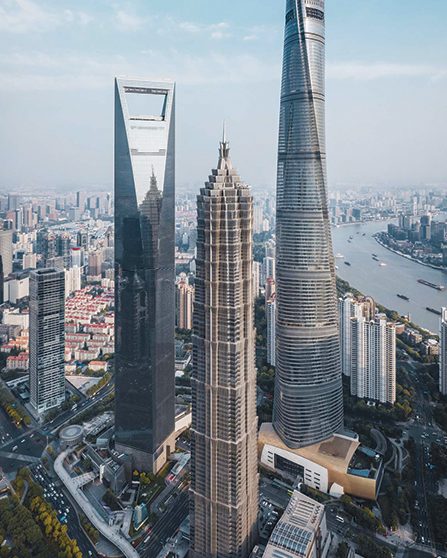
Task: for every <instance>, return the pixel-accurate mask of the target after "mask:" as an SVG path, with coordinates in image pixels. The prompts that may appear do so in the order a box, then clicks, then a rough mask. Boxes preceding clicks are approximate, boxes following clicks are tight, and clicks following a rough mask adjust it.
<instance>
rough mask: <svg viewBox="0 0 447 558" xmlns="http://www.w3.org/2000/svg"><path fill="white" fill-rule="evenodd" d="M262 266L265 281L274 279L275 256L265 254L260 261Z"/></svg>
mask: <svg viewBox="0 0 447 558" xmlns="http://www.w3.org/2000/svg"><path fill="white" fill-rule="evenodd" d="M262 265H263V267H264V270H263V271H264V277H265V280H266V281H267V280H268V279H273V280H275V279H276V264H275V258H274V257H271V256H266V257H265V258H264V260H263V262H262Z"/></svg>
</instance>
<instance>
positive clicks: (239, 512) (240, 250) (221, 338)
mask: <svg viewBox="0 0 447 558" xmlns="http://www.w3.org/2000/svg"><path fill="white" fill-rule="evenodd" d="M197 215H198V227H197V276H196V284H195V288H196V293H195V294H196V296H195V303H194V335H193V371H194V372H193V377H192V409H193V415H192V428H191V434H192V444H191V552H192V557H193V558H221V557H225V558H247V557H248V556H249V555H250V553H251V550H252V548H253V544H254V542H255V537H256V530H257V527H256V521H257V509H258V472H257V417H256V372H255V330H254V323H253V259H252V248H253V241H252V234H253V200H252V197H251V194H250V190H249V188H248V187H247V186H246V185H244V184H243V183H242V182H241V179H240V177H239V175H238V173H237V171H236V169H235V168H234V167H233V165H232V162H231V159H230V156H229V144H228V142H227V141H226V140H225V138H224V139H223V141H222V142H221V144H220V149H219V162H218V165H217V169H215V170H213V171H212V174H211V176H210V177H209V181H208V182H207V183H206V186H205V188H202V190H201V192H200V195H199V196H198V200H197Z"/></svg>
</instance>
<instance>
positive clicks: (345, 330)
mask: <svg viewBox="0 0 447 558" xmlns="http://www.w3.org/2000/svg"><path fill="white" fill-rule="evenodd" d="M338 315H339V320H340V347H341V368H342V371H343V374H344V375H345V376H349V377H350V376H351V368H352V318H361V317H362V316H363V305H362V303H361V302H358V301H357V300H356V299H355V297H354V295H352V294H351V293H347V294H346V295H345V296H344V297H343V298H340V299H339V300H338Z"/></svg>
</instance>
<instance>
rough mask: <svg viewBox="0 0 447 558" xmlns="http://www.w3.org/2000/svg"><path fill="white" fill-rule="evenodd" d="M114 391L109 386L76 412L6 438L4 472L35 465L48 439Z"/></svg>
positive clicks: (1, 453) (1, 451) (0, 451)
mask: <svg viewBox="0 0 447 558" xmlns="http://www.w3.org/2000/svg"><path fill="white" fill-rule="evenodd" d="M112 391H113V385H111V384H108V385H106V386H104V387H103V388H102V389H101V390H100V391H99V392H98V394H97V395H96V396H95V397H94V398H91V399H86V400H85V401H83V402H82V403H80V404H79V405H78V407H77V408H76V409H75V410H68V411H65V412H62V413H61V414H59V415H58V416H57V417H56V418H55V419H54V420H52V421H51V422H49V423H47V424H44V425H43V426H35V427H33V428H28V429H27V430H24V431H23V432H19V433H17V429H16V434H15V436H14V437H11V435H10V436H5V437H4V441H3V443H0V457H1V460H2V468H3V470H4V471H5V472H10V471H14V470H16V469H18V468H19V467H23V466H24V465H26V464H32V463H34V462H35V461H36V459H37V458H40V456H41V455H42V452H43V450H44V448H45V445H46V442H47V441H48V439H49V438H51V437H52V436H54V435H55V434H56V433H57V431H58V430H59V428H61V426H64V425H65V424H66V423H68V422H69V421H71V420H74V419H76V417H77V416H79V415H80V414H81V413H84V412H85V411H88V410H89V409H91V408H92V407H94V406H95V405H98V403H100V402H101V401H102V400H103V399H104V398H105V397H107V396H108V395H109V394H110V393H112Z"/></svg>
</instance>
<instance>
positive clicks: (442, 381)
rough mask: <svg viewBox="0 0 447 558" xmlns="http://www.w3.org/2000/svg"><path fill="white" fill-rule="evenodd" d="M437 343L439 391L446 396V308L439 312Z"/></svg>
mask: <svg viewBox="0 0 447 558" xmlns="http://www.w3.org/2000/svg"><path fill="white" fill-rule="evenodd" d="M439 341H440V347H439V391H440V392H441V393H442V395H447V308H442V310H441V331H440V334H439Z"/></svg>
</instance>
